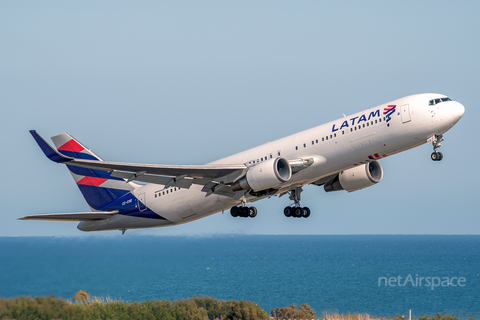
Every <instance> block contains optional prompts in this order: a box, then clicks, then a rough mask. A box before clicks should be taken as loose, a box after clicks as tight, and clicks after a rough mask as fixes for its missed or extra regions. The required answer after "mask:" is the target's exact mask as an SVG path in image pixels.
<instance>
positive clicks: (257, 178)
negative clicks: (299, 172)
mask: <svg viewBox="0 0 480 320" xmlns="http://www.w3.org/2000/svg"><path fill="white" fill-rule="evenodd" d="M291 177H292V168H291V167H290V164H289V163H288V161H287V160H286V159H285V158H281V157H278V158H275V159H269V160H267V161H263V162H260V163H258V164H257V165H255V166H253V167H250V169H248V171H247V174H246V175H245V176H243V177H242V178H240V179H239V180H237V181H235V182H234V183H233V184H232V190H233V191H240V190H249V189H252V190H253V191H261V190H266V189H269V188H273V187H275V186H278V185H279V184H281V183H283V182H287V181H288V180H290V178H291Z"/></svg>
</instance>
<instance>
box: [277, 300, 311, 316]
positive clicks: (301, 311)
mask: <svg viewBox="0 0 480 320" xmlns="http://www.w3.org/2000/svg"><path fill="white" fill-rule="evenodd" d="M271 314H272V317H273V318H274V319H315V311H314V310H313V309H312V307H310V306H309V305H308V304H306V303H304V304H302V305H300V307H299V308H298V310H297V306H296V305H294V304H292V305H291V306H289V307H285V308H276V309H273V310H272V312H271Z"/></svg>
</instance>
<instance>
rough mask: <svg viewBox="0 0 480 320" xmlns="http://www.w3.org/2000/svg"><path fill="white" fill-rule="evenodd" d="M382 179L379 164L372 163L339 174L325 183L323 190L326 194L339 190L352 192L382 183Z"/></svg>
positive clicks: (381, 170)
mask: <svg viewBox="0 0 480 320" xmlns="http://www.w3.org/2000/svg"><path fill="white" fill-rule="evenodd" d="M382 178H383V169H382V166H381V165H380V162H378V161H372V162H370V163H367V164H365V165H361V166H358V167H354V168H351V169H348V170H345V171H342V172H340V174H338V175H337V176H336V177H335V178H333V179H332V180H330V181H329V182H327V183H325V185H324V186H323V188H324V189H325V191H326V192H332V191H340V190H346V191H348V192H352V191H357V190H360V189H363V188H367V187H370V186H373V185H374V184H376V183H379V182H380V181H382Z"/></svg>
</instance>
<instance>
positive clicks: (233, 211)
mask: <svg viewBox="0 0 480 320" xmlns="http://www.w3.org/2000/svg"><path fill="white" fill-rule="evenodd" d="M239 213H240V210H238V207H232V208H231V209H230V214H231V215H232V217H234V218H236V217H238V214H239Z"/></svg>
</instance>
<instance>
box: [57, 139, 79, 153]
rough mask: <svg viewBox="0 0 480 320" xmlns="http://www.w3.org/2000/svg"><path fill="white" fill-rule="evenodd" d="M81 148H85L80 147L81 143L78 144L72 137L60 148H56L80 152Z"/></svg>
mask: <svg viewBox="0 0 480 320" xmlns="http://www.w3.org/2000/svg"><path fill="white" fill-rule="evenodd" d="M83 149H85V148H84V147H82V145H80V143H78V142H77V141H75V140H73V139H72V140H70V141H68V142H67V143H65V144H64V145H62V146H61V147H60V148H58V150H60V151H71V152H82V151H83Z"/></svg>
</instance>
